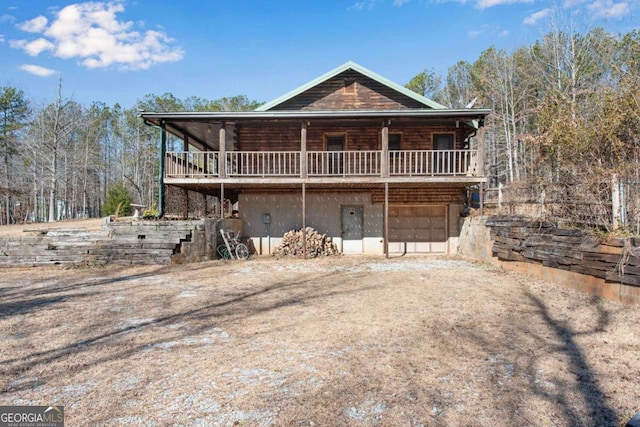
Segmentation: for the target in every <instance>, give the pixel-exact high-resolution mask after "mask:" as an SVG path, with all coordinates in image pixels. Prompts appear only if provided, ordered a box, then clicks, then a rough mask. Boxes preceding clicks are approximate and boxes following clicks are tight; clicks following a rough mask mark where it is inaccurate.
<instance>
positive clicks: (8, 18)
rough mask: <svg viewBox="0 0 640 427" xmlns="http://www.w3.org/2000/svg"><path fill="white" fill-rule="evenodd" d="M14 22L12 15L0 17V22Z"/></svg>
mask: <svg viewBox="0 0 640 427" xmlns="http://www.w3.org/2000/svg"><path fill="white" fill-rule="evenodd" d="M15 20H16V18H15V16H13V15H7V14H5V15H0V22H14V21H15Z"/></svg>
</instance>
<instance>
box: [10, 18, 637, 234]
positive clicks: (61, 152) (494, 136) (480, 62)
mask: <svg viewBox="0 0 640 427" xmlns="http://www.w3.org/2000/svg"><path fill="white" fill-rule="evenodd" d="M406 86H407V87H408V88H409V89H411V90H414V91H416V92H418V93H420V94H422V95H424V96H426V97H428V98H431V99H433V100H435V101H437V102H439V103H441V104H443V105H445V106H447V107H449V108H464V107H466V106H468V105H469V104H470V102H471V101H472V100H475V102H474V103H473V106H474V107H481V108H490V109H491V110H492V114H491V115H490V116H488V117H487V120H486V122H485V126H484V127H483V128H482V129H481V130H480V132H479V134H478V136H477V137H476V138H474V139H473V144H474V146H473V147H472V148H478V149H479V150H480V151H481V153H482V157H483V159H484V168H485V169H484V170H485V174H486V175H487V176H488V183H487V187H488V188H489V189H490V190H489V191H487V193H486V194H487V197H489V198H492V197H494V198H495V197H496V193H497V192H494V191H492V190H491V189H497V188H500V189H501V192H500V194H501V197H500V205H501V206H502V207H503V208H504V209H511V210H514V209H515V208H516V207H522V206H528V207H529V211H530V212H531V213H532V214H534V215H535V216H541V217H545V218H547V219H561V220H562V221H563V222H565V223H567V224H569V225H575V226H579V227H588V228H593V229H597V230H601V231H605V232H606V231H613V230H614V229H618V228H620V229H622V230H624V231H627V232H631V233H634V234H640V164H639V162H640V136H639V134H640V32H639V31H638V30H634V31H632V32H630V33H627V34H611V33H608V32H606V31H604V30H603V29H601V28H594V29H592V30H589V31H588V32H583V33H580V32H577V31H573V30H571V29H570V28H568V26H566V25H565V26H563V27H562V28H557V29H552V30H551V31H549V32H548V33H547V34H546V35H544V36H543V37H541V38H540V39H539V40H537V41H536V42H535V43H533V44H531V45H526V46H521V47H519V48H517V49H515V50H513V51H511V52H507V51H504V50H498V49H495V48H493V47H490V48H488V49H486V50H485V51H484V52H482V54H481V55H480V56H479V58H477V60H476V61H475V62H473V63H470V62H466V61H460V62H458V63H456V64H455V65H453V66H452V67H450V68H449V70H448V72H447V74H446V76H440V75H438V74H436V73H435V72H434V71H432V70H430V69H425V70H424V71H423V72H421V73H419V74H418V75H416V76H415V77H413V78H412V79H411V80H410V81H409V82H408V83H407V84H406ZM260 104H261V102H258V101H254V100H250V99H249V98H248V97H247V96H245V95H239V96H235V97H228V98H221V99H217V100H208V99H204V98H199V97H196V96H192V97H188V98H186V99H178V98H176V97H174V96H173V95H172V94H170V93H165V94H163V95H154V94H150V95H147V96H145V97H144V98H142V99H140V100H138V102H137V103H136V105H134V106H132V107H130V108H124V107H122V106H120V105H118V104H116V105H113V106H109V105H105V104H104V103H101V102H94V103H92V104H91V105H80V104H78V103H77V102H74V101H73V100H72V99H67V98H65V97H64V96H63V87H62V83H60V84H59V86H58V92H57V97H56V99H55V100H54V101H53V102H51V103H47V104H42V105H41V104H37V103H35V102H33V101H32V100H30V99H27V98H26V96H25V95H24V92H23V91H22V90H21V89H20V88H16V87H11V86H5V87H2V88H0V164H1V165H0V224H8V223H15V222H24V221H32V222H39V221H56V220H60V219H71V218H86V217H97V216H100V215H101V214H103V213H104V212H103V211H104V209H103V208H104V207H105V205H108V199H109V193H110V191H111V192H113V191H114V189H120V190H123V191H125V192H126V193H128V195H129V196H130V199H131V201H132V202H134V203H139V204H142V205H145V206H154V204H156V201H157V194H158V189H157V185H158V151H159V149H158V144H159V140H160V138H159V134H158V130H157V129H155V128H153V127H149V126H146V125H145V124H144V123H143V121H142V120H141V119H140V118H139V112H140V111H141V110H146V111H249V110H253V109H255V108H256V107H257V106H259V105H260ZM169 143H170V144H173V143H175V141H171V140H170V142H169ZM177 147H178V145H176V148H177ZM169 149H171V147H169ZM615 206H618V207H619V210H618V209H614V207H615Z"/></svg>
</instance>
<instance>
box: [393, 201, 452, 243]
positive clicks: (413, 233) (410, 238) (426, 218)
mask: <svg viewBox="0 0 640 427" xmlns="http://www.w3.org/2000/svg"><path fill="white" fill-rule="evenodd" d="M446 252H447V206H446V205H391V206H389V253H446Z"/></svg>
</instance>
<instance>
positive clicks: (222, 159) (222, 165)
mask: <svg viewBox="0 0 640 427" xmlns="http://www.w3.org/2000/svg"><path fill="white" fill-rule="evenodd" d="M218 174H219V176H220V178H226V177H227V130H226V128H225V123H224V122H222V123H221V125H220V133H219V137H218Z"/></svg>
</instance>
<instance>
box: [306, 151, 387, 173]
mask: <svg viewBox="0 0 640 427" xmlns="http://www.w3.org/2000/svg"><path fill="white" fill-rule="evenodd" d="M381 157H382V151H309V152H307V165H308V166H307V167H308V169H309V170H308V174H309V176H367V175H369V176H379V175H380V171H381V169H380V165H381V163H380V159H381Z"/></svg>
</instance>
